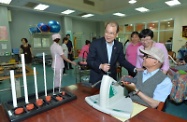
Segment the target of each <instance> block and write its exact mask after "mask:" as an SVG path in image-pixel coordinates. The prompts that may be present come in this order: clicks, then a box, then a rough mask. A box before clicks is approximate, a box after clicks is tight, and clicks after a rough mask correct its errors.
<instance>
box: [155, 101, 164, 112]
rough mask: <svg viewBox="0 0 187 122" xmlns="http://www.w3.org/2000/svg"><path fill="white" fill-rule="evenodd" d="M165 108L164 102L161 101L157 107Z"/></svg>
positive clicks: (159, 108)
mask: <svg viewBox="0 0 187 122" xmlns="http://www.w3.org/2000/svg"><path fill="white" fill-rule="evenodd" d="M163 108H164V102H160V103H159V104H158V106H157V108H156V109H157V110H159V111H162V110H163Z"/></svg>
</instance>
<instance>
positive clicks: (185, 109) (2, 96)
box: [0, 64, 187, 120]
mask: <svg viewBox="0 0 187 122" xmlns="http://www.w3.org/2000/svg"><path fill="white" fill-rule="evenodd" d="M33 66H35V67H36V69H37V72H38V74H37V79H38V91H44V80H43V79H44V78H43V67H42V65H41V64H38V65H33ZM77 72H78V73H79V70H76V68H74V69H72V70H67V72H66V73H67V75H64V76H63V79H62V87H64V86H68V85H72V84H75V83H76V81H78V80H79V79H77V80H76V76H77ZM126 73H127V72H126V70H124V69H123V73H122V74H126ZM46 77H47V78H46V79H47V88H48V89H52V86H53V70H52V69H51V67H50V66H46ZM20 81H21V84H22V78H20ZM27 86H28V94H34V91H35V89H34V78H33V76H28V77H27ZM4 88H10V81H9V80H5V81H3V82H2V83H0V90H2V89H4ZM22 94H23V88H22ZM11 99H12V96H11V91H10V90H6V91H0V101H1V102H5V101H8V100H11ZM165 112H167V113H169V114H172V115H175V116H178V117H181V118H184V119H186V120H187V116H186V113H187V104H185V103H182V104H179V105H176V104H174V103H173V102H171V101H169V100H168V101H167V103H166V108H165Z"/></svg>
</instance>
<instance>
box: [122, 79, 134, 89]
mask: <svg viewBox="0 0 187 122" xmlns="http://www.w3.org/2000/svg"><path fill="white" fill-rule="evenodd" d="M121 82H122V83H123V85H124V86H125V87H126V88H127V89H128V90H130V91H135V89H136V85H135V84H134V83H129V82H126V81H121Z"/></svg>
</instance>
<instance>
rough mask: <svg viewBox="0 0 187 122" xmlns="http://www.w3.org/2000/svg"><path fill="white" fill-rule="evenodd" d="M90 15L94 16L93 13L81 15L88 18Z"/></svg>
mask: <svg viewBox="0 0 187 122" xmlns="http://www.w3.org/2000/svg"><path fill="white" fill-rule="evenodd" d="M92 16H94V15H93V14H85V15H83V16H82V17H84V18H88V17H92Z"/></svg>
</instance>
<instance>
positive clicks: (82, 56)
mask: <svg viewBox="0 0 187 122" xmlns="http://www.w3.org/2000/svg"><path fill="white" fill-rule="evenodd" d="M90 43H91V42H90V41H89V40H86V41H85V45H84V46H83V47H82V49H81V51H80V53H79V58H80V59H85V60H86V59H87V56H88V53H89V48H90Z"/></svg>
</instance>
